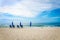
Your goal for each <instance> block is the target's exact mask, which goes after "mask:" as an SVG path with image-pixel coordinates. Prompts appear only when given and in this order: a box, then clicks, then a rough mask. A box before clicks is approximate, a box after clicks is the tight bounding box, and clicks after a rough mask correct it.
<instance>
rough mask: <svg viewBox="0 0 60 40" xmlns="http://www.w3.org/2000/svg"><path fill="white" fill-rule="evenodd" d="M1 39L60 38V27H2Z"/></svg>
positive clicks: (43, 39)
mask: <svg viewBox="0 0 60 40" xmlns="http://www.w3.org/2000/svg"><path fill="white" fill-rule="evenodd" d="M0 40H60V28H59V27H33V28H32V27H31V28H0Z"/></svg>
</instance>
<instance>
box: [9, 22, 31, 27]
mask: <svg viewBox="0 0 60 40" xmlns="http://www.w3.org/2000/svg"><path fill="white" fill-rule="evenodd" d="M9 26H10V28H15V25H14V24H13V22H12V24H11V25H9ZM31 26H32V22H30V27H31ZM20 27H21V28H23V24H21V22H20V24H19V25H17V28H20Z"/></svg>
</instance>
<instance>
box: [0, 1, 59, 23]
mask: <svg viewBox="0 0 60 40" xmlns="http://www.w3.org/2000/svg"><path fill="white" fill-rule="evenodd" d="M2 19H4V20H5V19H6V20H7V19H8V20H10V19H11V20H12V19H14V20H15V21H16V20H18V19H19V20H20V21H21V20H22V21H23V22H26V21H27V22H29V21H32V22H37V23H38V22H40V23H46V22H60V21H59V20H60V0H0V21H2ZM4 20H3V21H4Z"/></svg>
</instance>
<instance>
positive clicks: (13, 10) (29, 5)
mask: <svg viewBox="0 0 60 40" xmlns="http://www.w3.org/2000/svg"><path fill="white" fill-rule="evenodd" d="M38 1H39V0H38ZM38 1H37V0H35V1H34V0H30V1H29V0H21V1H20V2H17V3H15V4H14V5H10V6H9V5H5V6H3V7H0V12H3V13H10V14H13V15H15V16H23V17H35V16H37V15H38V14H39V12H42V11H44V10H48V9H50V8H51V4H46V3H43V2H44V1H43V2H42V3H40V2H41V0H40V2H38ZM45 2H48V1H47V0H45Z"/></svg>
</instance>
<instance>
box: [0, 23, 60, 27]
mask: <svg viewBox="0 0 60 40" xmlns="http://www.w3.org/2000/svg"><path fill="white" fill-rule="evenodd" d="M9 25H10V24H0V28H9ZM15 27H16V28H17V24H15ZM23 27H30V25H29V24H25V25H24V24H23ZM31 27H60V23H32V26H31Z"/></svg>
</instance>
